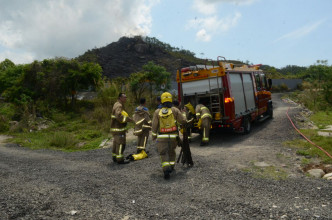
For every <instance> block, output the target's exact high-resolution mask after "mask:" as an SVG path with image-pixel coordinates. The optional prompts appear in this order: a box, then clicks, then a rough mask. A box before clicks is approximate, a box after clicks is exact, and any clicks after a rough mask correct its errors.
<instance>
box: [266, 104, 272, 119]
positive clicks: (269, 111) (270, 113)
mask: <svg viewBox="0 0 332 220" xmlns="http://www.w3.org/2000/svg"><path fill="white" fill-rule="evenodd" d="M266 115H268V116H269V118H270V119H271V118H273V106H272V104H270V105H268V107H267V111H266Z"/></svg>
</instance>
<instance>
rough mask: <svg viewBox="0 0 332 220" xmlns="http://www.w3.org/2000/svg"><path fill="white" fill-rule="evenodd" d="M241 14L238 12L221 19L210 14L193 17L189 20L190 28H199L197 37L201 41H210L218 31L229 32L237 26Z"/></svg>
mask: <svg viewBox="0 0 332 220" xmlns="http://www.w3.org/2000/svg"><path fill="white" fill-rule="evenodd" d="M240 18H241V14H240V13H239V12H236V13H235V14H234V15H231V16H228V17H224V18H222V19H219V18H218V17H217V16H210V17H206V18H202V19H192V20H190V21H189V25H188V28H190V29H198V31H197V33H196V39H197V40H199V41H205V42H207V41H210V40H211V39H212V36H213V35H215V34H218V33H222V32H227V31H228V30H229V29H230V28H232V27H234V26H236V24H237V23H238V21H239V19H240Z"/></svg>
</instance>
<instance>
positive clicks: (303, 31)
mask: <svg viewBox="0 0 332 220" xmlns="http://www.w3.org/2000/svg"><path fill="white" fill-rule="evenodd" d="M324 21H325V20H320V21H318V22H316V23H314V24H308V25H306V26H304V27H301V28H299V29H296V30H294V31H292V32H290V33H287V34H284V35H283V36H281V37H279V38H278V39H276V40H275V41H274V42H278V41H281V40H287V39H299V38H301V37H304V36H306V35H308V34H310V33H311V32H313V31H314V30H316V29H317V28H318V27H319V26H320V25H321V24H322V23H323V22H324Z"/></svg>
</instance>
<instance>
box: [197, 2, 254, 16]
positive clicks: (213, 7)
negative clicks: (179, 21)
mask: <svg viewBox="0 0 332 220" xmlns="http://www.w3.org/2000/svg"><path fill="white" fill-rule="evenodd" d="M256 1H258V0H195V1H194V4H193V8H194V9H196V10H197V11H198V12H200V13H202V14H205V15H208V14H214V13H216V11H217V7H218V5H219V4H222V3H231V4H235V5H250V4H252V3H254V2H256Z"/></svg>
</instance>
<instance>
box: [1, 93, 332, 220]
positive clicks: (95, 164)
mask: <svg viewBox="0 0 332 220" xmlns="http://www.w3.org/2000/svg"><path fill="white" fill-rule="evenodd" d="M280 96H281V95H280V94H274V95H273V103H274V109H275V110H274V118H273V119H272V120H268V121H265V122H262V123H257V124H254V125H253V127H252V132H251V133H250V134H249V135H240V134H229V133H222V134H220V133H218V134H216V133H214V134H211V144H210V145H209V146H207V147H200V146H199V143H200V141H199V137H196V138H195V139H194V141H193V142H192V143H191V150H192V155H193V160H194V163H195V165H194V167H192V168H186V167H183V166H182V165H180V164H177V166H176V173H175V174H173V175H172V176H171V179H170V180H169V181H166V180H164V179H163V178H162V173H161V167H160V160H159V156H158V154H157V152H156V150H155V149H154V147H153V146H152V145H151V144H150V145H149V146H148V147H149V151H150V153H149V155H150V156H149V158H147V159H144V160H141V161H136V162H132V163H130V164H127V165H117V164H114V163H113V162H111V161H112V160H111V150H110V148H104V149H97V150H92V151H84V152H74V153H66V152H61V151H52V150H31V149H27V148H24V147H20V146H17V145H15V144H0V179H1V182H0V219H148V218H149V219H331V218H332V211H331V210H332V206H331V201H332V184H331V182H330V181H327V180H323V179H314V178H310V177H307V176H306V175H304V174H303V173H302V172H300V170H299V164H300V159H301V158H299V157H298V156H297V155H296V154H295V152H294V150H292V149H288V148H286V147H284V146H283V144H282V143H283V142H284V141H286V140H292V139H295V138H299V136H298V134H296V133H295V131H294V130H293V128H292V127H291V125H290V123H289V121H288V119H287V117H286V111H287V109H288V107H289V106H290V107H291V109H290V115H291V117H292V115H294V114H296V112H297V111H298V110H297V108H296V107H295V106H292V105H291V104H287V103H284V102H282V101H281V99H280ZM0 137H1V136H0ZM1 138H3V137H1ZM129 139H130V137H129ZM128 143H129V144H128V147H127V149H126V152H125V154H129V153H133V152H135V145H134V144H133V142H132V141H128ZM178 150H179V149H178ZM255 162H265V163H266V164H269V165H271V166H273V167H275V168H276V169H277V170H278V169H280V170H283V171H284V172H285V173H287V176H288V177H287V178H286V179H282V180H275V179H271V178H258V177H255V176H254V175H253V174H252V173H250V172H247V171H245V170H246V169H247V168H250V167H252V166H253V164H254V163H255Z"/></svg>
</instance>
